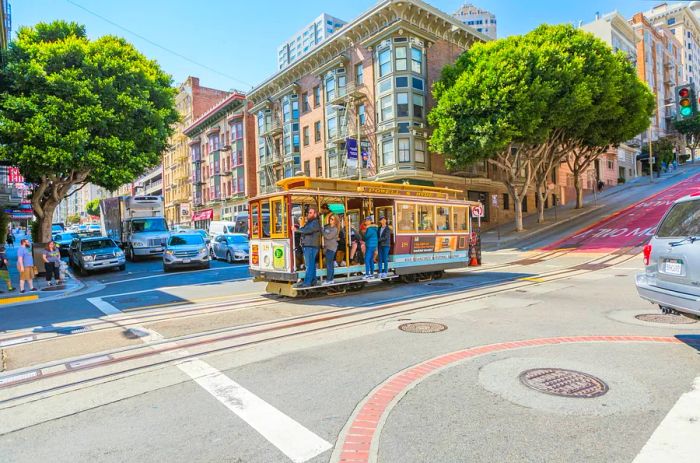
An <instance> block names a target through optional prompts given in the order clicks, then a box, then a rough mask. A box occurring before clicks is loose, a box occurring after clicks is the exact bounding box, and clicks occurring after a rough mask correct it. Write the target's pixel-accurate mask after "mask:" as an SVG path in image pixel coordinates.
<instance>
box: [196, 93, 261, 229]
mask: <svg viewBox="0 0 700 463" xmlns="http://www.w3.org/2000/svg"><path fill="white" fill-rule="evenodd" d="M252 126H253V118H252V116H251V115H250V114H248V113H247V112H246V97H245V95H244V94H243V93H240V92H233V93H231V94H230V95H229V96H227V97H226V98H225V99H224V100H222V101H221V102H219V103H218V104H217V105H215V106H214V107H212V108H210V109H209V110H208V111H206V112H205V113H204V114H202V115H201V116H200V117H199V118H198V119H196V120H194V121H193V122H192V124H190V125H189V126H188V127H186V128H185V129H184V131H183V133H184V134H185V135H186V136H187V137H188V140H189V141H188V147H189V152H190V163H191V183H192V205H193V210H192V223H193V225H194V226H195V227H196V228H203V229H207V228H208V227H209V223H210V222H211V221H212V220H233V219H234V217H235V216H236V214H237V213H240V212H243V211H246V210H247V202H246V198H247V197H248V196H249V195H251V196H253V195H255V191H256V183H257V181H256V174H255V157H254V156H255V151H254V150H255V146H254V138H253V134H252Z"/></svg>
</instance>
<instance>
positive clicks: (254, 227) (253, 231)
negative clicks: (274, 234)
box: [250, 203, 260, 238]
mask: <svg viewBox="0 0 700 463" xmlns="http://www.w3.org/2000/svg"><path fill="white" fill-rule="evenodd" d="M259 220H260V214H259V206H258V204H257V203H253V204H251V205H250V221H251V226H250V235H251V236H252V237H253V238H260V222H259Z"/></svg>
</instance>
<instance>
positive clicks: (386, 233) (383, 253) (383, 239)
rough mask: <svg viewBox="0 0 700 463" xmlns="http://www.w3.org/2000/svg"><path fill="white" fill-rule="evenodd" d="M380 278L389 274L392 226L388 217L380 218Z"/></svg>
mask: <svg viewBox="0 0 700 463" xmlns="http://www.w3.org/2000/svg"><path fill="white" fill-rule="evenodd" d="M378 245H379V278H386V277H387V276H389V275H388V274H389V249H390V248H391V227H389V225H387V221H386V217H380V218H379V239H378Z"/></svg>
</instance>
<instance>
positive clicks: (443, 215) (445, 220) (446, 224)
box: [435, 206, 452, 231]
mask: <svg viewBox="0 0 700 463" xmlns="http://www.w3.org/2000/svg"><path fill="white" fill-rule="evenodd" d="M450 222H451V221H450V208H449V207H443V206H437V207H435V224H436V225H437V229H438V231H448V230H452V228H451V227H450Z"/></svg>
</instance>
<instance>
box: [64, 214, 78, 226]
mask: <svg viewBox="0 0 700 463" xmlns="http://www.w3.org/2000/svg"><path fill="white" fill-rule="evenodd" d="M66 222H68V223H67V225H73V224H76V223H80V214H71V215H69V216H68V217H66Z"/></svg>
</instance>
